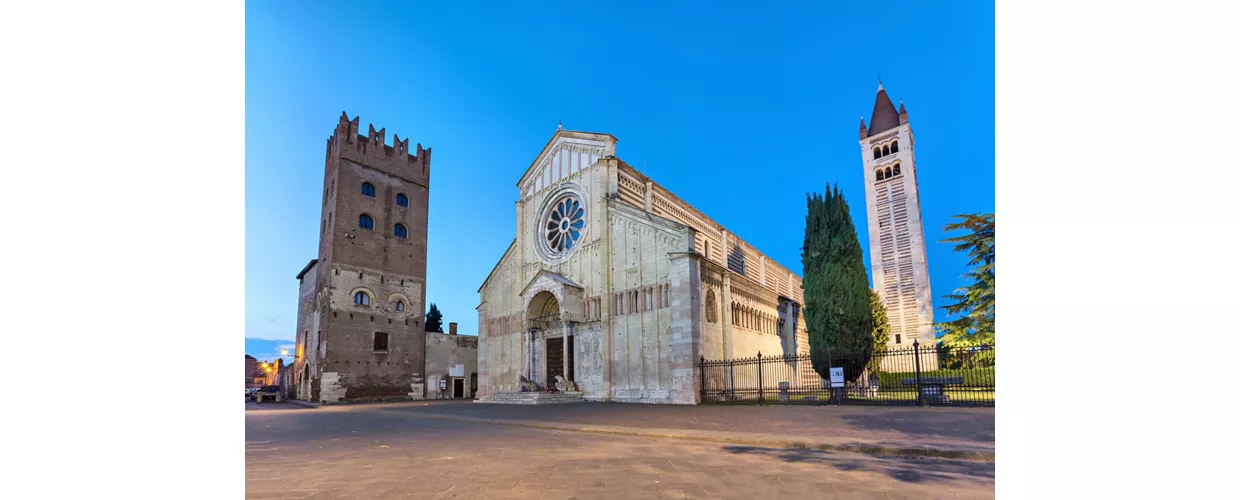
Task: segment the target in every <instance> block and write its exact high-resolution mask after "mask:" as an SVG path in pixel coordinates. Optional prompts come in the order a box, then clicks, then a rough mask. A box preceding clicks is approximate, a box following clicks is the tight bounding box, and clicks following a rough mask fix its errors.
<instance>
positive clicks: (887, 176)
mask: <svg viewBox="0 0 1240 500" xmlns="http://www.w3.org/2000/svg"><path fill="white" fill-rule="evenodd" d="M883 178H884V179H890V178H891V167H887V170H884V171H883Z"/></svg>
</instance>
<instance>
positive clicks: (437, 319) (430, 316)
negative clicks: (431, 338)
mask: <svg viewBox="0 0 1240 500" xmlns="http://www.w3.org/2000/svg"><path fill="white" fill-rule="evenodd" d="M425 330H426V331H428V332H435V333H443V313H441V312H439V307H437V306H435V304H434V303H431V310H430V311H428V312H427V313H426V329H425Z"/></svg>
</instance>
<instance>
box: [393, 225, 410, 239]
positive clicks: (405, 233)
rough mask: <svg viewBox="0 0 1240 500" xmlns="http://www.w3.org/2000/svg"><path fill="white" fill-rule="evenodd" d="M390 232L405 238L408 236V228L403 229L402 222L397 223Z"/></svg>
mask: <svg viewBox="0 0 1240 500" xmlns="http://www.w3.org/2000/svg"><path fill="white" fill-rule="evenodd" d="M392 234H395V235H396V237H397V238H407V237H409V230H408V229H405V225H404V224H397V225H396V229H395V230H394V231H392Z"/></svg>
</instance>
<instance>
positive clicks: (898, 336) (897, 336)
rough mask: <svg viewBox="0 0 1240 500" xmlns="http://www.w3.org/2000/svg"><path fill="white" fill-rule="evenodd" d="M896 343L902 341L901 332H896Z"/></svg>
mask: <svg viewBox="0 0 1240 500" xmlns="http://www.w3.org/2000/svg"><path fill="white" fill-rule="evenodd" d="M896 343H897V344H899V343H900V334H898V333H897V334H896Z"/></svg>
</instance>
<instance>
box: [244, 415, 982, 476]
mask: <svg viewBox="0 0 1240 500" xmlns="http://www.w3.org/2000/svg"><path fill="white" fill-rule="evenodd" d="M246 406H247V407H246V410H247V411H246V414H245V419H246V470H245V474H246V498H252V499H274V498H314V499H319V498H391V499H432V498H434V499H440V498H443V499H449V498H474V499H491V498H496V499H501V498H513V499H527V498H528V499H533V498H711V499H715V498H760V497H770V498H910V499H911V498H993V497H994V464H993V463H984V462H967V461H949V460H938V459H895V458H882V457H871V456H867V455H858V454H851V453H835V452H825V451H810V450H792V449H775V448H762V447H752V446H735V445H711V444H704V443H694V442H683V441H673V440H661V439H656V438H646V437H620V436H604V435H596V434H586V433H575V432H558V431H547V430H540V429H528V428H521V427H508V426H498V425H486V424H474V423H467V422H452V421H444V420H432V419H424V418H417V417H413V416H408V415H402V414H400V413H398V412H388V411H384V412H375V411H367V410H366V407H360V406H359V407H351V408H344V407H341V408H333V409H332V411H323V410H322V409H305V408H301V407H297V406H293V405H288V404H275V403H272V404H263V405H254V404H253V403H247V405H246Z"/></svg>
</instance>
